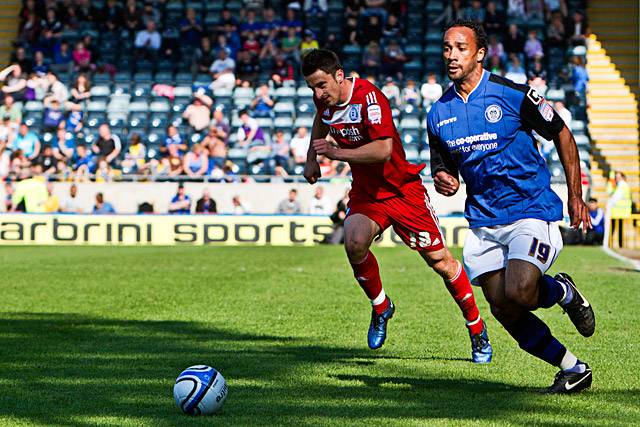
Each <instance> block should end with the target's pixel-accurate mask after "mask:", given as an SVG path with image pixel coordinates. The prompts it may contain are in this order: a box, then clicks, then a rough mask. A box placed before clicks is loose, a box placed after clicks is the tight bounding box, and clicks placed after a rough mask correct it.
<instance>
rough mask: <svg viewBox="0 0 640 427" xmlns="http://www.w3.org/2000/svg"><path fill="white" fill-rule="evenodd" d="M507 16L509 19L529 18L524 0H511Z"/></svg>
mask: <svg viewBox="0 0 640 427" xmlns="http://www.w3.org/2000/svg"><path fill="white" fill-rule="evenodd" d="M507 16H508V18H509V19H515V20H520V21H524V20H526V18H527V14H526V12H525V6H524V0H509V2H508V6H507Z"/></svg>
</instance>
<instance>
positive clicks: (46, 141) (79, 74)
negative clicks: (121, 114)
mask: <svg viewBox="0 0 640 427" xmlns="http://www.w3.org/2000/svg"><path fill="white" fill-rule="evenodd" d="M177 3H180V2H173V1H171V0H169V1H165V0H156V1H146V2H144V3H139V2H136V1H135V0H127V1H126V2H125V3H123V2H121V1H116V0H106V2H100V3H95V2H93V3H92V2H91V1H89V0H61V1H60V0H44V1H36V0H26V1H25V2H24V6H23V8H22V10H21V12H20V29H19V34H18V37H17V40H16V49H15V52H14V53H13V55H12V58H11V64H10V65H9V66H8V67H6V68H4V69H3V70H2V71H1V72H0V81H2V82H3V83H4V85H3V86H2V88H1V93H2V102H1V105H0V121H1V122H0V179H6V178H12V177H13V178H21V177H27V176H30V175H33V174H46V175H49V176H53V177H55V178H56V179H60V180H72V179H73V180H95V181H98V182H105V181H106V182H108V181H113V180H119V179H122V178H123V177H129V176H132V175H133V176H138V177H139V178H136V179H143V178H140V177H147V178H146V179H155V180H167V179H185V178H186V179H194V180H202V179H207V180H211V181H230V182H231V181H247V180H251V178H250V177H247V175H246V174H249V175H251V174H253V175H271V176H276V177H280V178H281V179H286V178H287V177H288V176H291V175H299V174H300V173H301V170H302V165H303V163H304V160H305V158H306V151H307V147H308V145H309V134H310V132H309V129H307V127H306V126H298V127H295V128H291V129H282V128H278V127H277V126H275V127H272V126H263V125H262V124H261V123H264V119H266V120H267V121H268V120H273V119H274V118H275V114H274V112H275V110H276V108H277V104H278V102H280V101H281V100H280V99H278V97H277V93H278V89H279V88H283V87H295V86H296V85H303V84H304V83H303V82H302V81H301V76H300V75H299V71H298V69H299V62H300V56H301V55H302V54H303V52H304V50H306V49H310V48H316V47H325V48H329V49H333V50H335V51H337V52H338V53H339V54H340V55H341V57H342V59H343V61H344V63H345V67H346V68H347V69H348V70H349V71H350V72H351V74H353V75H360V76H362V77H366V78H368V79H370V80H371V81H373V82H375V83H376V84H378V85H380V86H381V88H382V90H383V92H384V93H385V95H386V96H387V97H388V98H389V99H390V100H391V104H392V106H393V108H394V114H395V115H396V116H397V117H398V118H400V117H404V116H405V114H406V115H411V116H412V117H417V118H419V119H421V118H423V116H424V113H423V112H424V111H425V110H426V109H428V108H429V106H430V105H431V103H433V102H434V101H435V100H437V99H438V98H439V96H440V95H441V94H442V91H443V87H446V84H447V82H446V81H444V80H443V79H442V78H441V77H442V69H441V68H440V65H439V64H440V62H441V61H440V56H439V53H437V52H436V53H435V54H434V56H424V55H423V52H422V50H424V49H425V48H427V50H428V46H426V45H425V44H424V40H425V37H427V39H426V40H427V43H428V40H429V39H428V37H429V34H430V33H429V32H430V31H431V30H435V31H436V33H437V32H441V31H442V27H443V26H444V25H445V24H446V23H447V22H449V21H450V20H452V19H455V18H465V19H472V20H476V21H479V22H482V23H483V24H484V26H485V28H486V30H487V33H488V35H489V49H488V52H487V59H486V67H487V68H488V69H490V70H491V71H492V72H494V73H497V74H501V75H504V76H506V77H507V78H509V79H511V80H513V81H515V82H518V83H529V84H530V85H532V86H533V87H535V88H536V89H538V91H539V92H540V93H542V94H544V93H545V92H546V91H547V88H548V87H550V86H553V87H560V86H561V85H567V84H570V85H572V90H571V91H568V92H567V96H566V100H564V101H565V102H564V104H566V105H567V107H568V108H569V110H567V113H568V114H569V116H567V117H570V114H571V113H574V115H575V114H576V111H579V109H580V107H581V106H583V105H584V92H585V88H586V82H587V79H588V77H587V75H586V71H585V68H584V64H583V56H584V50H583V49H582V50H581V49H580V46H581V45H584V43H585V36H586V35H587V33H588V28H587V23H586V20H585V17H584V14H583V13H582V12H581V11H580V10H578V9H575V8H574V7H573V6H572V7H569V6H570V5H569V4H567V0H508V1H504V2H502V1H488V2H484V1H480V0H471V1H468V2H465V1H462V0H453V1H451V2H445V4H444V5H443V6H444V7H442V8H439V9H437V16H435V17H434V19H433V20H432V21H430V22H420V31H419V32H418V33H416V32H415V30H416V28H414V27H415V25H414V24H415V21H412V19H415V15H412V11H411V10H410V8H409V2H407V1H402V0H346V1H344V2H343V9H341V10H340V12H339V14H340V20H338V22H334V20H333V16H334V15H332V14H331V13H332V12H331V11H330V10H329V5H328V3H327V1H326V0H305V1H303V2H296V1H271V2H270V1H261V0H245V1H244V2H242V3H241V6H242V7H241V8H239V9H238V8H233V9H232V8H220V9H216V10H215V11H214V12H215V14H213V15H211V16H215V17H216V18H217V19H215V20H211V19H209V16H210V15H209V13H208V12H207V13H205V9H203V8H201V7H195V5H193V7H192V6H190V5H191V2H189V3H188V4H187V5H186V7H184V6H183V5H182V4H181V3H180V8H178V9H176V8H174V7H172V5H175V4H177ZM213 3H220V4H222V2H213ZM431 3H432V2H431ZM575 3H576V2H574V3H571V5H574V4H575ZM578 3H580V2H578ZM97 4H100V6H97ZM198 4H199V5H200V6H203V4H200V3H198ZM429 4H430V3H425V5H424V6H425V7H426V6H428V5H429ZM204 7H208V6H204ZM421 7H422V6H421ZM423 8H424V7H423ZM175 10H179V11H180V14H179V15H176V14H175V13H174V12H175ZM206 10H207V11H208V9H206ZM426 10H429V9H428V7H427V9H426ZM334 12H335V11H334ZM419 16H420V17H422V18H421V19H422V20H423V21H424V20H426V19H427V17H428V16H429V15H428V14H427V13H424V14H421V15H419ZM336 25H337V26H336ZM336 29H337V30H338V31H334V30H336ZM436 35H437V34H436ZM97 36H99V38H100V43H99V44H98V43H97V42H96V38H97ZM113 40H116V41H117V44H120V45H121V46H112V47H111V49H107V48H106V47H109V46H111V45H110V44H109V43H110V41H113ZM433 40H435V42H434V43H435V46H439V43H440V42H439V40H438V39H437V37H436V38H434V39H433ZM128 47H130V48H131V49H130V50H128V49H127V48H128ZM416 47H417V48H418V49H416ZM568 51H570V52H571V53H576V54H575V55H574V54H570V55H567V52H568ZM115 52H118V53H117V54H116V53H115ZM423 60H424V61H423ZM416 63H418V64H419V65H420V66H419V67H418V68H417V69H416V68H414V67H413V66H412V64H413V65H415V64H416ZM434 64H435V65H434ZM167 67H168V68H167ZM167 69H169V70H170V72H171V73H180V72H189V73H192V76H193V78H194V79H195V81H194V82H193V92H192V96H191V98H190V99H189V100H188V101H187V102H186V104H185V105H180V106H178V107H179V108H176V110H175V111H178V113H177V114H174V115H173V116H172V117H171V120H170V121H169V122H168V123H167V124H166V127H163V128H162V129H161V132H162V134H163V135H162V136H161V137H160V140H159V141H152V140H151V139H150V138H149V136H148V135H147V134H146V133H145V132H144V131H141V132H138V131H136V129H132V128H126V127H125V128H123V127H118V125H114V124H113V123H112V122H110V121H108V120H104V121H103V122H102V123H88V118H89V116H88V114H87V106H88V105H89V103H90V102H91V101H92V97H94V94H93V92H92V81H95V79H96V78H98V76H104V75H105V74H106V75H108V76H109V78H111V77H113V76H114V75H116V74H117V73H118V72H120V71H122V70H127V71H130V72H132V73H134V75H135V73H136V72H140V71H141V70H142V71H149V70H152V71H153V72H157V73H161V72H163V70H164V71H166V70H167ZM158 75H160V74H156V76H158ZM202 75H207V76H208V77H207V78H208V81H206V82H205V84H202V83H203V82H202V81H201V80H202V79H201V78H199V77H201V76H202ZM60 76H65V77H66V78H65V79H62V80H65V81H66V82H67V83H69V85H68V86H67V84H65V83H64V82H63V81H61V78H60ZM156 83H158V84H156V85H155V86H154V87H153V94H154V96H158V97H162V96H166V97H167V98H169V99H171V101H172V102H173V98H174V96H175V94H174V86H173V85H172V84H171V82H156ZM241 89H247V90H248V91H247V92H246V93H249V94H252V96H251V98H250V99H248V100H247V103H246V105H244V106H243V107H244V108H240V107H239V106H238V105H234V107H233V108H230V107H229V105H228V104H225V103H224V102H221V101H220V96H219V95H220V94H222V93H230V92H232V93H238V91H239V90H241ZM176 99H177V98H176ZM30 101H41V102H42V107H43V109H42V120H41V122H32V123H30V122H29V121H28V120H26V119H25V117H24V116H25V112H26V110H25V108H26V107H25V106H26V105H27V104H28V103H29V102H30ZM176 103H177V101H176ZM557 107H558V108H560V107H561V106H560V105H557ZM310 108H311V111H310V112H311V113H312V112H313V107H312V106H311V107H310ZM563 108H564V107H563ZM411 111H413V113H411ZM416 111H417V112H418V113H417V114H416ZM565 114H566V113H565ZM578 114H579V113H578ZM236 115H237V120H238V121H237V123H235V118H236ZM114 126H115V127H118V130H117V131H114V130H113V128H114ZM400 130H401V132H402V131H403V129H400ZM420 135H423V133H420ZM419 139H420V141H414V142H415V143H416V144H418V150H420V149H424V148H425V140H424V138H423V137H420V138H419ZM232 150H235V151H236V152H237V151H238V150H240V151H243V152H244V154H243V156H242V157H241V159H240V160H238V159H237V158H236V157H234V156H232V155H231V153H230V152H231V151H232ZM418 160H419V159H418ZM240 162H242V163H243V164H240ZM321 168H322V172H323V176H324V177H329V178H331V177H334V178H338V179H340V178H344V177H347V176H348V175H349V173H350V171H349V168H348V165H346V164H342V163H340V162H336V161H331V160H329V159H324V160H322V162H321Z"/></svg>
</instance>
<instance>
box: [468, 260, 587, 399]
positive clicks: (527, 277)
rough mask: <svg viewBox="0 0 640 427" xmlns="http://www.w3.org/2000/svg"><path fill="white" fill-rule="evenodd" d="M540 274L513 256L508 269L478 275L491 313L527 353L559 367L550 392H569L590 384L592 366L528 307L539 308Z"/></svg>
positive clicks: (549, 389) (533, 267) (547, 390)
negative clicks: (563, 342) (578, 355)
mask: <svg viewBox="0 0 640 427" xmlns="http://www.w3.org/2000/svg"><path fill="white" fill-rule="evenodd" d="M541 276H542V274H541V273H540V270H539V269H538V268H537V267H536V266H535V265H533V264H531V263H529V262H527V261H523V260H517V259H512V260H510V261H509V262H508V264H507V268H506V269H502V270H499V271H494V272H491V273H486V274H484V275H482V276H480V278H479V281H480V284H481V285H482V291H483V292H484V295H485V297H486V298H487V301H488V302H489V304H490V306H491V313H492V314H493V315H494V316H495V318H496V319H498V321H499V322H500V323H501V324H502V326H504V328H505V329H506V330H507V332H509V334H510V335H511V336H512V337H513V338H514V339H515V340H516V341H517V342H518V345H519V346H520V348H522V349H523V350H525V351H526V352H527V353H529V354H531V355H533V356H536V357H538V358H539V359H542V360H544V361H545V362H547V363H549V364H551V365H554V366H557V367H559V368H560V369H561V370H560V372H559V373H558V374H557V375H556V379H555V381H554V384H553V385H552V386H551V387H549V388H548V389H546V390H545V391H546V392H550V393H569V392H576V391H580V390H583V389H585V388H588V387H589V386H590V385H591V379H592V378H591V369H590V368H589V365H587V364H586V363H582V362H580V361H579V360H578V359H577V358H576V356H574V355H573V354H572V353H571V352H570V351H569V350H567V349H566V347H565V346H564V345H562V344H561V343H560V342H559V341H558V340H557V339H556V338H555V337H554V336H553V335H552V334H551V330H550V329H549V327H548V326H547V325H546V324H545V323H544V322H543V321H542V320H540V319H539V318H538V317H537V316H535V315H534V314H533V313H532V312H531V310H535V309H536V308H538V307H541V305H540V303H539V299H540V296H541V295H543V294H544V293H545V292H547V290H544V289H543V286H545V285H544V284H542V285H541V283H543V282H542V281H541Z"/></svg>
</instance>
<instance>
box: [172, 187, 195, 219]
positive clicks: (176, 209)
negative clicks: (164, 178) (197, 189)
mask: <svg viewBox="0 0 640 427" xmlns="http://www.w3.org/2000/svg"><path fill="white" fill-rule="evenodd" d="M169 213H170V214H182V215H188V214H190V213H191V197H189V195H187V194H186V192H185V189H184V185H182V184H179V185H178V193H177V194H176V195H175V196H173V199H171V204H169Z"/></svg>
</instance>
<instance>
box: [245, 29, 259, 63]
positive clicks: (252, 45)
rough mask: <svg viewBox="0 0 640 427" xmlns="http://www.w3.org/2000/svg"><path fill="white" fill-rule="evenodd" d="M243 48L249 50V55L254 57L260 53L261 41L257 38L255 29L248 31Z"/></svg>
mask: <svg viewBox="0 0 640 427" xmlns="http://www.w3.org/2000/svg"><path fill="white" fill-rule="evenodd" d="M242 50H244V51H246V52H249V55H250V56H252V57H253V58H257V57H258V55H260V50H262V47H261V46H260V42H259V41H258V40H257V39H256V33H255V31H249V32H248V33H247V39H246V40H245V41H244V43H243V44H242Z"/></svg>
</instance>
